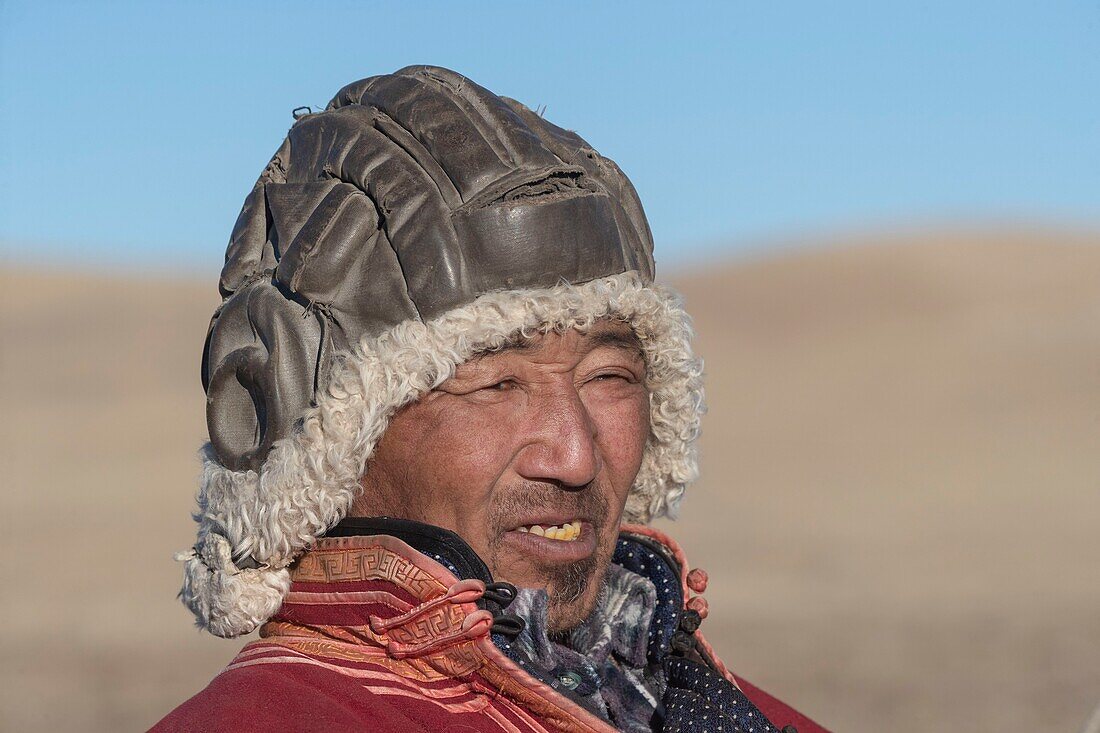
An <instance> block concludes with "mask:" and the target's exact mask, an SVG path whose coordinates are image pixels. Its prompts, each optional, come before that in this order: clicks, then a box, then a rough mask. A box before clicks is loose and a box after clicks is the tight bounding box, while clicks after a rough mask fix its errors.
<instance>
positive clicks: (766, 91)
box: [0, 0, 1100, 270]
mask: <svg viewBox="0 0 1100 733" xmlns="http://www.w3.org/2000/svg"><path fill="white" fill-rule="evenodd" d="M414 5H415V7H414ZM460 5H461V6H462V8H465V10H463V9H460V8H459V6H460ZM411 63H431V64H438V65H442V66H447V67H450V68H453V69H455V70H457V71H459V72H461V73H463V74H466V75H467V76H469V77H470V78H472V79H473V80H475V81H477V82H478V83H480V84H482V85H483V86H486V87H488V88H489V89H491V90H493V91H495V92H497V93H499V94H506V95H508V96H512V97H516V98H518V99H520V100H521V101H523V102H525V103H527V104H528V105H530V106H533V107H534V106H542V105H545V106H546V117H547V118H548V119H550V120H551V121H553V122H555V123H557V124H559V125H562V126H564V127H569V128H573V129H576V130H577V131H578V132H579V133H580V134H581V135H582V136H584V137H585V138H586V139H588V141H589V142H591V143H592V144H593V145H595V146H596V147H597V148H598V149H599V150H600V151H601V152H603V153H604V154H605V155H608V156H610V157H612V158H614V159H615V160H616V161H617V162H618V163H619V164H620V165H621V166H622V167H623V169H624V170H626V172H627V173H628V175H630V177H631V178H632V180H633V181H634V183H635V185H636V186H637V188H638V190H639V192H640V194H641V196H642V200H643V203H644V204H645V206H646V210H647V212H648V214H649V217H650V220H651V224H652V228H653V231H654V235H655V238H656V240H657V256H658V262H665V263H669V262H676V261H680V260H688V259H696V258H699V257H704V256H712V255H715V254H721V253H725V252H728V251H730V250H736V249H739V248H741V249H743V248H760V247H765V246H767V245H768V244H769V243H771V242H779V241H782V240H784V239H786V238H789V237H801V236H812V235H814V234H816V233H825V232H836V231H846V230H851V229H858V228H862V227H867V226H873V227H889V226H893V225H897V224H903V225H907V224H914V223H918V224H919V223H923V222H933V223H934V222H939V221H944V220H951V221H960V220H961V221H976V222H987V221H998V220H1005V219H1008V220H1014V221H1032V222H1039V223H1054V224H1057V223H1070V224H1075V225H1085V226H1100V3H1097V2H1095V0H1089V1H1088V2H1084V1H1081V2H1061V1H1058V0H1046V1H1044V2H1007V1H1002V2H992V1H990V2H961V1H959V0H955V1H954V2H938V1H932V2H922V3H897V2H881V1H878V2H844V1H835V2H828V3H823V2H764V1H762V0H755V1H754V2H748V1H731V2H724V3H631V4H627V3H569V2H555V3H538V4H535V3H504V2H501V3H487V2H486V3H463V4H459V3H415V4H414V3H407V2H401V3H399V2H392V3H389V2H362V1H360V2H328V3H324V2H312V3H304V2H299V3H293V4H291V3H282V2H273V1H271V0H268V1H267V2H218V3H207V2H200V1H192V2H186V3H182V2H181V3H171V2H143V3H125V2H104V3H57V2H52V3H51V2H42V1H41V0H40V1H38V2H19V1H13V0H7V1H6V2H4V3H3V4H2V5H0V95H2V96H0V137H2V141H0V146H2V147H0V257H3V258H5V259H9V260H36V261H43V260H45V261H50V260H58V259H61V258H67V259H70V260H71V261H76V262H79V263H81V264H94V265H98V266H100V267H105V268H115V267H119V266H132V265H138V266H142V267H145V266H151V267H156V268H158V269H177V268H178V269H187V270H195V269H198V270H211V269H216V268H217V266H218V265H219V264H220V261H221V257H222V254H223V252H224V247H225V242H226V240H227V238H228V234H229V230H230V228H231V227H232V224H233V221H234V219H235V218H236V214H237V211H238V209H239V207H240V205H241V202H242V201H243V198H244V195H245V194H246V193H247V191H248V189H249V188H250V186H251V184H252V183H253V181H254V180H255V178H256V176H257V175H258V173H259V172H260V170H261V169H262V168H263V166H264V164H265V163H266V162H267V160H268V158H269V157H270V156H271V154H272V153H273V152H274V150H275V149H276V148H277V147H278V145H279V143H280V141H281V140H282V137H283V136H284V135H285V133H286V130H287V128H288V127H289V125H290V123H291V122H292V119H291V114H290V112H291V110H292V109H293V108H294V107H297V106H300V105H313V106H315V107H317V106H323V105H324V104H325V103H326V102H327V101H328V99H329V98H330V97H331V96H332V94H333V93H334V92H335V91H336V90H337V89H339V88H340V87H341V86H343V85H344V84H345V83H347V82H349V81H352V80H355V79H358V78H362V77H365V76H370V75H373V74H378V73H385V72H388V71H393V70H395V69H397V68H399V67H401V66H404V65H407V64H411Z"/></svg>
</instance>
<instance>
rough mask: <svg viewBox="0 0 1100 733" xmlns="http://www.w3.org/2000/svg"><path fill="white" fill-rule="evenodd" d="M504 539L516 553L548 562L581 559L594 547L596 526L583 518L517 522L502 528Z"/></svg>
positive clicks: (554, 562) (590, 553) (591, 551)
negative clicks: (507, 530)
mask: <svg viewBox="0 0 1100 733" xmlns="http://www.w3.org/2000/svg"><path fill="white" fill-rule="evenodd" d="M555 519H557V518H556V517H555ZM504 540H505V542H507V543H508V544H510V545H511V546H512V548H513V550H514V551H516V552H517V553H520V554H523V555H527V556H531V557H534V558H537V559H538V561H540V562H544V563H551V564H556V563H567V562H577V561H579V560H584V559H585V558H587V557H589V556H590V555H592V554H593V553H594V552H595V551H596V530H595V528H594V527H593V526H592V524H591V523H590V522H588V521H586V520H583V519H570V520H568V521H565V522H559V523H558V524H548V523H545V521H544V522H543V523H537V524H524V525H520V526H519V527H516V528H515V529H513V530H511V531H509V532H505V534H504Z"/></svg>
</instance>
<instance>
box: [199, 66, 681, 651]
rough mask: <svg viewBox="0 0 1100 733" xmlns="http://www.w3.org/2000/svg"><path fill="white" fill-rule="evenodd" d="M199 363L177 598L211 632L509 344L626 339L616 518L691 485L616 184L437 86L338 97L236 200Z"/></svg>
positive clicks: (451, 78)
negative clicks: (634, 360)
mask: <svg viewBox="0 0 1100 733" xmlns="http://www.w3.org/2000/svg"><path fill="white" fill-rule="evenodd" d="M220 288H221V293H222V296H223V298H224V300H223V302H222V304H221V306H220V307H219V308H218V310H217V311H216V312H215V313H214V317H213V319H212V320H211V322H210V329H209V331H208V334H207V338H206V347H205V350H204V353H203V363H202V378H203V386H204V388H205V389H206V395H207V425H208V428H209V431H210V443H208V444H207V445H206V446H204V447H203V450H202V457H203V474H202V485H201V488H200V491H199V495H198V504H199V508H198V511H197V513H196V514H195V519H196V521H197V522H198V525H199V527H198V540H197V542H196V544H195V546H194V547H193V548H192V550H190V551H189V552H186V553H183V554H182V555H181V557H180V559H182V560H184V561H185V563H186V570H185V579H184V585H183V590H182V591H181V597H182V598H183V601H184V603H186V604H187V606H188V607H189V608H190V609H191V610H192V611H193V612H194V613H195V616H196V618H197V619H198V623H199V625H200V626H202V627H204V628H206V629H208V630H209V631H210V632H211V633H214V634H216V635H218V636H237V635H239V634H244V633H248V632H249V631H251V630H252V629H254V628H256V627H257V626H258V625H259V624H261V623H263V622H264V621H266V620H267V619H268V618H269V617H270V616H271V615H273V614H274V613H275V612H276V611H277V610H278V608H279V606H280V605H281V603H282V600H283V597H284V595H285V594H286V592H287V590H288V588H289V586H290V578H289V573H288V571H287V567H288V566H289V565H290V564H291V563H292V562H294V560H295V559H296V558H297V557H298V556H299V555H300V554H301V553H302V552H303V551H304V550H305V549H306V548H308V547H309V546H310V545H311V544H312V543H313V542H314V541H315V540H316V539H317V538H318V537H321V536H322V535H324V534H325V532H326V531H327V530H328V529H329V528H331V527H332V526H333V525H335V524H336V523H337V522H339V521H340V520H341V519H342V518H343V517H344V516H345V514H346V513H347V511H348V509H349V507H350V506H351V504H352V500H353V499H354V498H355V496H356V494H357V492H358V491H359V488H360V479H361V478H362V476H363V473H364V470H365V467H366V464H367V460H368V458H370V455H371V452H372V451H373V450H374V446H375V445H376V444H377V442H378V440H379V439H380V438H381V436H382V434H383V433H384V432H385V430H386V426H387V423H388V421H389V419H390V417H391V416H392V415H393V414H394V412H395V411H396V410H397V409H399V408H400V407H402V406H403V405H406V404H408V403H410V402H413V401H415V400H416V399H418V398H419V397H420V396H421V395H422V394H424V393H425V392H427V391H428V390H431V389H432V388H434V387H436V386H438V385H439V384H440V383H442V382H443V381H444V380H446V379H447V378H448V377H450V376H451V375H452V374H453V373H454V370H455V367H456V366H457V365H458V364H461V363H463V362H464V361H466V360H468V359H469V358H471V357H472V356H474V355H475V354H477V353H478V352H481V351H484V350H487V349H493V348H497V347H500V346H501V345H503V344H505V343H507V341H508V339H509V337H512V336H514V335H515V334H516V333H517V332H519V333H525V334H531V333H539V332H541V333H546V332H549V331H562V330H565V329H569V328H576V329H580V330H584V329H586V328H587V327H589V326H590V325H591V324H592V323H593V322H594V321H596V320H598V319H601V318H605V317H612V318H618V319H622V320H624V321H626V322H628V323H630V324H631V326H632V327H633V329H634V331H635V333H636V334H637V335H638V337H639V339H640V341H641V343H642V346H643V350H644V352H645V357H646V363H647V387H648V389H649V392H650V403H651V404H650V406H651V409H650V414H651V416H652V426H651V432H650V436H649V440H648V443H647V446H646V450H645V454H644V458H643V461H642V467H641V470H640V472H639V473H638V476H637V479H636V480H635V483H634V485H633V487H632V489H631V492H630V495H629V498H628V500H627V507H626V518H627V519H628V520H630V521H632V522H640V523H645V522H648V521H649V520H650V519H651V518H653V517H655V516H660V515H663V514H669V513H671V512H673V511H674V510H675V508H676V506H677V504H678V503H679V499H680V496H681V494H682V493H683V490H684V487H685V485H686V484H687V483H689V482H690V481H691V480H692V479H693V478H694V477H695V474H696V460H695V447H694V445H695V439H696V436H697V434H698V430H699V418H700V415H701V412H702V408H703V404H702V381H701V364H700V362H699V360H698V359H696V358H695V356H693V354H692V352H691V347H690V339H691V335H692V334H691V327H690V324H689V321H688V318H687V316H686V314H685V313H684V311H683V309H682V307H681V304H680V301H679V298H678V297H676V296H675V295H674V294H673V293H671V292H670V291H668V290H666V289H664V288H661V287H659V286H656V285H654V284H653V242H652V237H651V234H650V231H649V226H648V224H647V222H646V219H645V214H644V213H643V212H642V207H641V204H640V202H639V201H638V197H637V194H636V193H635V191H634V188H633V186H631V184H630V182H629V181H628V180H627V178H626V176H624V175H623V173H622V171H620V170H619V168H618V167H617V166H616V165H615V164H614V163H613V162H612V161H610V160H608V159H606V158H604V157H602V156H600V155H599V154H598V153H597V152H596V151H595V150H593V149H592V148H591V146H589V145H588V143H586V142H585V141H584V140H582V139H581V138H580V137H578V136H577V135H576V134H574V133H572V132H569V131H567V130H563V129H561V128H559V127H556V126H554V125H552V124H550V123H548V122H546V121H545V120H544V119H543V118H542V117H541V116H539V115H536V114H534V113H532V112H531V110H529V109H527V108H526V107H524V106H523V105H521V104H519V103H518V102H515V101H513V100H510V99H506V98H503V97H498V96H496V95H494V94H493V93H491V92H489V91H488V90H486V89H484V88H482V87H480V86H478V85H477V84H475V83H473V82H471V81H470V80H469V79H466V78H465V77H463V76H461V75H460V74H457V73H455V72H452V71H448V70H446V69H441V68H438V67H429V66H412V67H408V68H405V69H401V70H400V71H398V72H396V73H394V74H390V75H385V76H375V77H371V78H369V79H364V80H362V81H358V82H355V83H354V84H351V85H349V86H347V87H345V88H344V89H342V90H340V92H339V93H338V94H337V95H336V97H335V98H334V99H333V100H332V102H330V103H329V105H328V107H327V108H326V109H325V111H323V112H320V113H316V114H307V115H304V116H302V117H300V118H299V119H298V120H297V121H296V122H295V124H294V126H293V127H292V128H291V130H290V133H289V135H288V136H287V139H286V141H285V142H284V143H283V145H282V146H281V147H280V148H279V150H278V152H276V153H275V156H274V158H272V160H271V162H270V163H269V164H268V165H267V167H266V168H265V169H264V171H263V173H262V174H261V175H260V179H259V181H258V182H257V183H256V185H255V187H254V188H253V189H252V192H251V193H250V194H249V196H248V198H247V199H246V200H245V203H244V207H243V209H242V211H241V214H240V217H239V218H238V220H237V224H236V226H235V228H234V230H233V234H232V237H231V239H230V242H229V248H228V251H227V253H226V263H225V267H224V269H223V270H222V275H221V282H220Z"/></svg>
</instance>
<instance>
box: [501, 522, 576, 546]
mask: <svg viewBox="0 0 1100 733" xmlns="http://www.w3.org/2000/svg"><path fill="white" fill-rule="evenodd" d="M516 531H517V532H525V533H527V534H533V535H535V536H536V537H545V538H547V539H549V540H557V541H558V542H576V541H577V539H578V538H579V537H580V536H581V521H580V520H579V519H578V520H576V521H572V522H565V523H564V524H551V525H545V526H544V525H541V524H525V525H523V526H522V527H517V528H516Z"/></svg>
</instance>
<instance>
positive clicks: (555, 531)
mask: <svg viewBox="0 0 1100 733" xmlns="http://www.w3.org/2000/svg"><path fill="white" fill-rule="evenodd" d="M546 536H547V537H549V538H550V539H552V540H560V539H561V538H562V537H561V527H551V528H550V529H548V530H546Z"/></svg>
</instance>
